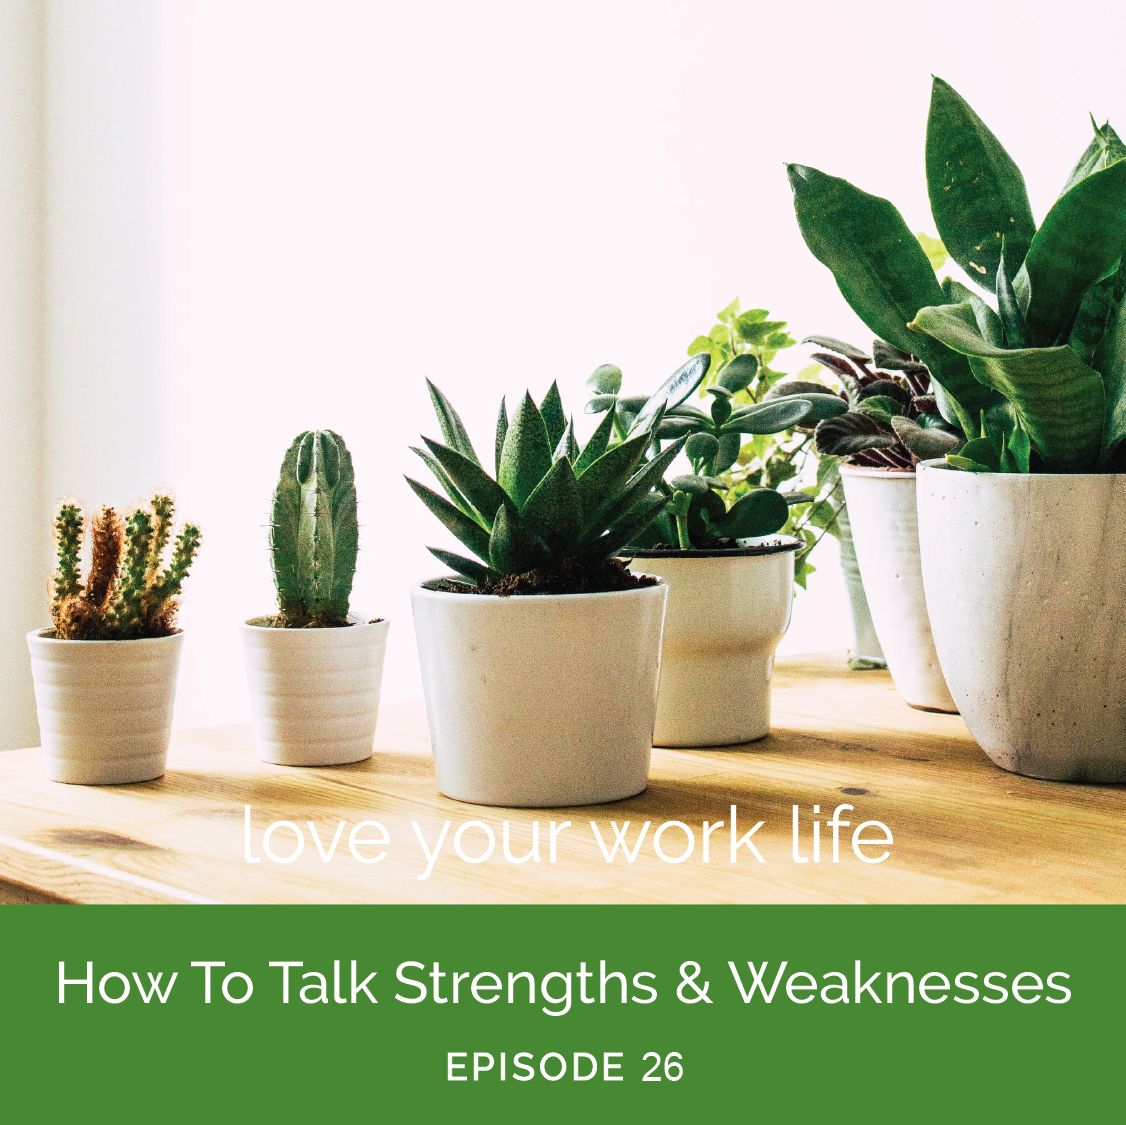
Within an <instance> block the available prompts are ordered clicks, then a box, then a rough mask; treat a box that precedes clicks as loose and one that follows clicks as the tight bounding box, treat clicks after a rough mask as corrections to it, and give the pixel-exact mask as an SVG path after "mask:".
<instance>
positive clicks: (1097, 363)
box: [1092, 302, 1126, 470]
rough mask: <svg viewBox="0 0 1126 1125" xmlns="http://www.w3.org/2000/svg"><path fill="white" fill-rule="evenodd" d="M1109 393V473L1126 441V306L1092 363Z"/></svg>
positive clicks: (1105, 451)
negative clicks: (1123, 440) (1124, 439)
mask: <svg viewBox="0 0 1126 1125" xmlns="http://www.w3.org/2000/svg"><path fill="white" fill-rule="evenodd" d="M1092 364H1093V366H1094V367H1095V368H1096V370H1098V371H1100V372H1101V373H1102V377H1103V386H1104V388H1105V390H1106V411H1107V416H1106V429H1105V432H1104V434H1103V448H1102V452H1101V453H1100V455H1099V468H1101V469H1104V470H1105V469H1107V468H1109V467H1110V466H1111V464H1112V463H1113V462H1114V458H1115V454H1116V453H1117V452H1118V450H1119V447H1120V446H1121V445H1122V439H1123V438H1126V302H1123V303H1120V304H1119V306H1118V308H1117V310H1116V311H1115V313H1114V315H1113V317H1112V318H1111V321H1110V324H1109V325H1108V327H1107V331H1106V334H1105V335H1104V336H1103V339H1102V343H1101V344H1100V345H1099V349H1098V351H1097V352H1096V353H1095V358H1094V360H1093V361H1092Z"/></svg>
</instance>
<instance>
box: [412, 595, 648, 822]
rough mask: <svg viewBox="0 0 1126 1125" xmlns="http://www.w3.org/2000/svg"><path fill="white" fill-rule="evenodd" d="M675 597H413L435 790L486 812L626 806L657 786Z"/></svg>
mask: <svg viewBox="0 0 1126 1125" xmlns="http://www.w3.org/2000/svg"><path fill="white" fill-rule="evenodd" d="M666 593H667V587H666V585H665V584H664V583H663V582H661V583H659V584H658V585H655V586H644V587H639V588H637V589H633V590H620V591H613V592H610V593H603V594H547V595H538V594H537V595H528V596H522V597H521V596H513V597H505V598H502V597H497V596H494V595H488V594H455V593H444V592H439V591H435V590H428V589H426V588H425V586H424V585H419V586H416V587H415V588H414V589H413V590H412V591H411V605H412V608H413V611H414V623H415V634H416V636H417V639H418V656H419V662H420V664H421V667H422V687H423V692H424V694H425V697H426V714H427V718H428V719H429V722H430V741H431V744H432V746H433V750H434V769H435V772H436V773H437V775H438V788H439V789H441V791H442V792H443V793H445V794H446V796H448V797H453V798H454V799H455V800H459V801H468V802H470V803H472V804H478V805H501V806H507V807H516V808H554V807H558V806H563V805H594V804H600V803H602V802H604V801H618V800H621V799H622V798H624V797H632V796H634V795H635V794H636V793H640V792H641V791H642V790H643V789H644V788H645V787H646V786H647V785H648V784H649V757H650V752H651V750H652V746H653V720H654V717H655V714H656V707H657V678H658V674H659V671H660V663H661V628H662V625H663V623H664V617H665V598H666Z"/></svg>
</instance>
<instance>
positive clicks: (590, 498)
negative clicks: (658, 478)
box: [578, 433, 649, 514]
mask: <svg viewBox="0 0 1126 1125" xmlns="http://www.w3.org/2000/svg"><path fill="white" fill-rule="evenodd" d="M648 447H649V434H648V433H642V434H637V435H636V436H635V437H631V438H628V439H627V440H626V441H623V442H621V443H620V444H619V445H614V446H611V447H610V448H609V449H608V450H606V452H605V453H603V454H602V456H601V457H599V458H598V460H597V461H595V462H594V463H593V464H591V465H589V466H588V467H587V468H586V469H584V470H583V472H582V473H581V474H580V475H579V477H578V485H579V499H580V500H581V501H582V505H583V512H584V513H591V514H593V513H594V512H596V511H598V509H599V508H600V507H601V506H602V504H603V503H604V502H605V500H606V497H607V496H616V495H617V494H618V493H620V492H621V491H622V489H623V488H625V486H626V484H627V482H628V481H629V479H630V477H632V476H633V474H634V472H635V470H636V469H637V466H638V463H639V462H640V460H641V458H642V457H644V456H645V450H646V449H648Z"/></svg>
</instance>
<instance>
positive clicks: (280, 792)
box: [0, 654, 1126, 903]
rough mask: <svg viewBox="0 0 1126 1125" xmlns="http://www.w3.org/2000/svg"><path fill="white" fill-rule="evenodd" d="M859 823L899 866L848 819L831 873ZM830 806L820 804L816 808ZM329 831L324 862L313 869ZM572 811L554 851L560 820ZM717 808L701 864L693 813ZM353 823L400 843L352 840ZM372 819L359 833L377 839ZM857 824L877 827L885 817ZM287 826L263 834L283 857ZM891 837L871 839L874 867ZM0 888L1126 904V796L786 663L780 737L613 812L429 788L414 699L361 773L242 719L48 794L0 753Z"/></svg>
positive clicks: (394, 713)
mask: <svg viewBox="0 0 1126 1125" xmlns="http://www.w3.org/2000/svg"><path fill="white" fill-rule="evenodd" d="M842 803H845V804H850V805H852V806H854V807H853V809H852V810H851V811H845V812H843V813H842V814H841V816H842V819H847V820H849V821H850V823H851V825H852V826H853V827H855V826H856V825H858V824H859V823H860V822H861V821H868V820H873V821H881V822H883V823H884V824H886V825H887V826H888V827H889V828H890V829H891V831H892V833H893V836H894V844H893V845H892V846H891V848H890V852H891V855H890V857H889V858H888V859H887V860H886V861H884V862H883V863H879V864H867V863H862V862H860V860H858V859H857V858H856V856H855V855H854V853H853V850H852V847H851V835H850V833H851V831H852V829H851V828H849V829H842V830H841V848H840V860H839V862H838V863H836V864H834V863H832V862H831V834H830V832H829V830H828V829H827V827H826V825H825V822H826V821H827V820H828V819H829V817H830V815H831V811H832V809H834V808H835V807H836V806H837V805H838V804H842ZM732 804H734V805H736V806H737V808H738V835H739V836H742V835H743V833H744V832H746V831H747V830H748V829H749V828H751V827H752V826H753V825H754V824H755V823H756V822H758V821H760V820H761V821H763V822H764V823H763V826H762V828H760V829H759V830H758V831H757V832H756V833H755V835H754V836H753V837H752V841H753V842H754V843H755V844H756V845H757V847H758V850H759V852H760V853H761V854H762V856H763V859H764V860H765V861H766V862H764V863H760V862H758V860H757V859H756V858H755V857H754V856H753V855H752V854H751V853H750V851H749V850H748V849H747V848H746V847H744V848H741V849H740V851H739V857H738V859H737V861H736V862H735V863H734V864H733V863H732V862H731V860H730V835H729V823H730V806H731V805H732ZM795 804H797V805H799V806H800V807H801V821H802V837H801V854H803V855H805V856H806V857H809V856H810V853H811V821H812V819H819V820H820V821H821V822H822V826H821V862H820V863H816V864H815V863H813V862H806V863H802V864H799V863H795V862H794V860H793V858H792V815H793V813H792V806H793V805H795ZM246 805H249V806H250V807H251V829H252V831H251V840H252V845H251V846H252V854H254V855H256V856H257V857H259V862H258V863H255V864H251V863H248V862H247V861H246V859H245V858H244V829H245V811H244V807H245V806H246ZM813 805H818V806H819V807H820V810H821V812H820V814H819V816H816V817H815V814H814V813H813V811H812V806H813ZM281 820H285V821H290V822H293V823H295V824H296V825H297V826H299V827H300V828H301V830H302V834H303V836H304V837H305V847H304V851H303V852H302V854H301V855H300V856H299V857H298V858H297V859H296V860H295V861H293V862H291V863H284V864H283V863H275V862H272V861H271V860H270V859H269V858H268V856H265V855H264V854H263V847H262V836H263V832H264V830H265V829H266V828H267V827H268V825H270V824H271V823H273V822H275V821H281ZM341 820H343V821H345V822H346V827H345V828H344V830H343V832H342V833H341V836H340V840H339V843H338V846H337V849H336V851H335V853H333V854H332V858H331V859H330V860H329V862H327V863H326V862H324V861H323V859H322V858H321V856H320V855H319V854H318V851H317V848H316V847H315V845H314V843H313V842H312V840H311V837H310V831H309V828H308V822H309V821H312V822H313V824H314V826H315V827H316V828H317V831H318V835H319V837H320V839H321V841H322V844H323V845H324V847H325V849H326V850H327V848H328V846H329V844H330V842H331V840H332V838H333V835H334V833H335V831H336V829H337V826H338V825H339V822H340V821H341ZM566 820H569V821H571V827H570V828H568V829H566V830H565V831H563V832H561V833H560V834H559V836H558V840H557V855H556V860H555V862H554V863H551V862H549V855H548V838H549V832H550V830H549V825H550V823H551V822H552V821H555V822H557V823H561V822H562V821H566ZM592 820H593V821H594V822H595V823H596V824H597V826H598V829H599V831H600V832H601V835H602V837H603V839H604V840H605V841H606V843H607V845H610V844H611V843H612V841H613V829H612V827H611V822H617V824H618V825H619V826H621V825H622V824H624V822H625V821H629V822H630V827H629V829H628V831H627V833H626V837H627V839H628V841H629V844H630V846H631V847H632V845H633V844H634V842H635V841H636V838H637V832H638V831H639V829H640V827H641V825H642V824H643V823H644V822H645V821H647V820H648V821H650V822H651V826H650V828H649V830H648V833H647V835H646V837H645V839H644V841H643V843H642V846H641V848H640V849H639V851H638V853H637V856H636V859H635V861H634V862H632V863H630V862H628V861H626V860H625V859H624V858H623V855H622V853H621V851H619V852H618V854H617V855H616V856H615V858H614V861H613V862H612V863H607V862H606V859H605V858H604V855H603V852H602V851H601V850H600V847H599V844H598V841H597V840H596V839H595V836H594V833H593V830H592V828H591V823H590V822H591V821H592ZM673 820H675V821H680V822H682V823H683V824H685V825H687V826H688V827H689V828H690V829H691V830H692V833H693V835H694V838H695V848H694V851H693V853H692V855H691V856H690V857H689V858H688V859H686V860H685V861H684V862H680V863H667V862H663V861H662V860H661V859H659V858H658V856H657V855H656V853H655V852H654V849H653V846H652V842H653V834H654V832H655V831H656V830H657V829H658V828H659V827H660V825H661V824H662V822H665V821H673ZM720 820H722V821H724V822H725V825H724V827H723V828H722V829H719V830H717V831H715V832H713V833H712V834H711V836H710V855H709V860H708V862H707V863H705V862H704V861H703V855H702V852H703V845H702V834H703V822H704V821H710V822H712V823H714V822H715V821H720ZM360 821H376V822H378V823H379V824H380V825H382V826H383V828H385V829H386V832H387V834H388V836H389V838H390V843H389V844H387V845H385V846H383V847H382V848H379V847H372V846H371V845H368V846H366V847H365V846H359V845H358V847H357V850H358V852H359V854H361V855H367V856H368V857H370V856H372V855H374V854H378V852H379V851H380V850H383V851H385V852H386V856H385V858H384V859H383V860H382V861H380V862H378V863H373V864H366V863H361V862H358V861H357V860H356V859H354V858H353V856H352V854H351V853H350V852H349V851H348V845H347V840H348V835H349V833H350V832H351V830H352V828H353V826H354V825H355V824H357V823H358V822H360ZM446 821H449V822H450V827H449V829H448V831H447V835H446V838H445V842H444V845H443V847H442V850H441V852H440V853H439V856H438V858H437V860H436V862H435V864H434V866H433V870H432V872H431V874H430V875H429V877H428V878H424V879H420V878H419V876H420V875H422V874H424V872H425V869H426V859H425V856H424V854H423V851H422V848H421V846H420V844H419V841H418V838H417V837H416V833H415V829H414V828H413V827H412V822H417V824H418V826H419V829H420V830H421V831H422V833H423V836H424V838H425V840H426V843H427V847H428V848H431V849H432V848H433V845H434V843H435V840H436V838H437V837H438V836H439V834H440V832H441V829H442V825H443V823H444V822H446ZM468 821H483V822H484V823H485V824H486V825H488V826H490V827H491V829H492V830H493V833H494V836H495V838H496V850H495V851H494V853H493V855H492V856H491V857H490V858H489V859H487V860H485V861H484V862H480V863H469V862H466V861H464V860H463V859H461V858H459V857H458V855H457V854H455V852H454V850H453V840H454V836H455V833H456V832H457V830H458V829H459V828H460V827H461V826H462V825H464V824H465V823H466V822H468ZM505 821H507V822H508V823H509V832H510V840H511V852H512V854H513V855H515V856H516V857H519V856H521V855H523V854H524V853H525V852H526V851H527V850H528V847H529V844H530V839H531V825H532V822H534V821H538V822H539V831H540V858H541V862H539V863H538V864H537V863H534V862H527V863H523V864H514V863H511V862H509V861H508V860H506V859H505V858H504V855H503V854H502V825H503V822H505ZM376 832H377V830H375V829H364V830H363V831H362V833H361V837H360V838H363V837H364V836H368V835H372V834H374V833H376ZM866 834H869V835H871V834H874V835H876V836H878V835H879V834H880V833H879V831H878V830H869V831H868V833H866ZM486 843H487V839H486V835H485V832H484V830H483V829H482V828H481V827H480V825H476V826H474V825H470V826H469V827H468V828H466V829H465V831H464V833H463V835H462V839H461V847H462V851H463V853H464V854H465V855H467V856H469V857H470V858H474V857H476V856H477V855H479V854H480V853H481V851H482V850H483V849H484V847H485V846H486ZM686 843H687V837H686V835H685V832H684V830H683V829H681V828H679V827H676V826H670V828H668V829H666V830H665V831H664V833H663V834H662V838H661V841H660V845H661V848H662V850H663V851H664V852H665V854H666V855H668V856H670V857H671V858H674V859H675V858H676V857H677V856H678V855H679V854H680V853H681V852H682V851H683V849H684V847H685V845H686ZM295 844H296V836H295V834H294V832H293V831H292V830H291V829H289V828H280V829H277V830H275V832H274V833H273V836H272V838H271V847H272V849H273V851H274V853H275V854H276V855H278V856H279V857H281V858H285V857H286V856H287V855H288V854H289V853H290V852H292V850H293V848H294V847H295ZM882 850H883V849H882V848H879V847H876V848H871V847H870V848H868V849H866V851H867V854H868V855H869V856H876V855H879V854H880V852H881V851H882ZM0 901H5V902H51V901H68V902H81V903H122V902H145V903H149V902H195V903H202V902H250V903H255V902H257V903H263V902H295V903H324V902H512V903H526V902H540V903H547V902H569V903H608V902H609V903H614V902H628V903H658V902H692V903H697V902H699V903H705V902H711V903H720V902H775V903H786V902H790V903H808V902H964V903H971V902H1118V903H1121V902H1126V786H1080V785H1062V784H1059V783H1055V782H1046V781H1033V780H1030V779H1028V778H1023V777H1017V776H1015V775H1013V774H1009V773H1005V772H1004V771H1002V770H1000V769H997V768H996V767H994V766H993V765H992V764H991V763H990V762H989V761H988V760H987V759H986V757H985V755H984V754H983V753H982V752H981V751H980V750H979V749H978V748H977V746H976V745H975V744H974V742H973V740H972V739H971V738H970V737H969V734H968V733H967V731H966V728H965V726H964V725H963V723H962V721H961V719H959V718H958V717H957V716H951V715H935V714H927V713H924V712H920V711H913V710H911V709H910V708H909V707H907V706H906V705H905V704H904V703H903V702H902V700H901V699H900V698H899V696H898V694H897V693H896V691H895V689H894V688H893V687H892V684H891V681H890V679H889V677H888V676H887V674H886V673H883V672H849V671H847V670H846V668H845V666H844V658H843V657H842V656H841V655H839V654H829V655H825V656H814V657H809V656H806V657H797V658H792V659H789V660H784V661H780V662H779V664H778V666H777V669H776V673H775V681H774V730H773V733H772V734H771V735H770V736H769V737H768V738H766V739H763V740H762V741H760V742H755V743H749V744H747V745H744V746H738V747H734V748H728V749H724V750H702V751H701V750H696V751H671V750H655V751H654V753H653V766H652V781H651V783H650V786H649V788H648V790H647V791H646V792H645V793H643V794H641V795H640V796H638V797H634V798H632V799H631V800H628V801H620V802H618V803H616V804H613V805H602V806H594V807H590V808H576V809H566V810H560V809H555V810H547V811H543V810H528V809H509V810H505V809H495V808H485V807H480V806H473V805H465V804H461V803H459V802H456V801H451V800H448V799H447V798H445V797H443V796H441V795H440V794H439V793H438V790H437V788H436V786H435V781H434V772H433V767H432V764H431V759H430V752H429V742H428V739H427V737H426V722H425V716H424V714H423V711H422V707H421V705H410V704H403V705H398V706H387V707H385V708H384V709H383V711H382V712H381V714H380V724H379V732H378V734H377V736H376V750H375V754H374V756H373V757H372V758H371V760H370V761H368V762H363V763H360V764H358V765H353V766H339V767H336V768H332V769H292V768H286V767H282V766H270V765H266V764H264V763H262V762H259V761H258V759H257V758H256V757H255V755H254V747H253V740H252V735H251V732H250V729H249V727H248V726H245V725H236V726H221V727H208V728H202V729H198V730H188V731H179V732H177V733H176V734H175V735H174V736H173V740H172V748H171V751H170V756H169V765H168V773H167V774H166V775H165V776H164V777H163V778H161V779H159V780H158V781H152V782H146V783H144V784H139V785H125V786H114V787H102V788H93V787H86V786H70V785H59V784H55V783H53V782H50V781H47V780H46V779H45V778H44V776H43V769H42V764H41V762H40V754H39V751H38V750H16V751H11V752H8V753H3V754H0Z"/></svg>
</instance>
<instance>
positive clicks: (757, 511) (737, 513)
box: [715, 488, 790, 539]
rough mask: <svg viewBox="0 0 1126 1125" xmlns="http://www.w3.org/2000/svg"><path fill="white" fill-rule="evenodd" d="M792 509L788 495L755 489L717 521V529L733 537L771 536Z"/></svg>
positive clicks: (742, 497)
mask: <svg viewBox="0 0 1126 1125" xmlns="http://www.w3.org/2000/svg"><path fill="white" fill-rule="evenodd" d="M789 516H790V509H789V505H788V504H787V503H786V500H785V498H784V497H783V496H782V494H781V493H780V492H776V491H775V490H774V489H773V488H756V489H754V490H753V491H752V492H748V493H747V494H746V495H745V496H740V497H739V499H738V500H736V501H735V503H734V504H732V505H731V508H730V510H729V511H728V513H727V515H726V516H724V517H723V519H721V520H719V521H718V522H717V523H716V524H715V529H716V531H717V532H718V533H719V534H720V535H722V536H726V537H728V538H731V539H747V538H750V537H751V536H755V535H772V534H773V533H774V532H776V531H777V530H778V529H779V528H780V527H782V526H783V525H784V524H785V522H786V520H787V519H789Z"/></svg>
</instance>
